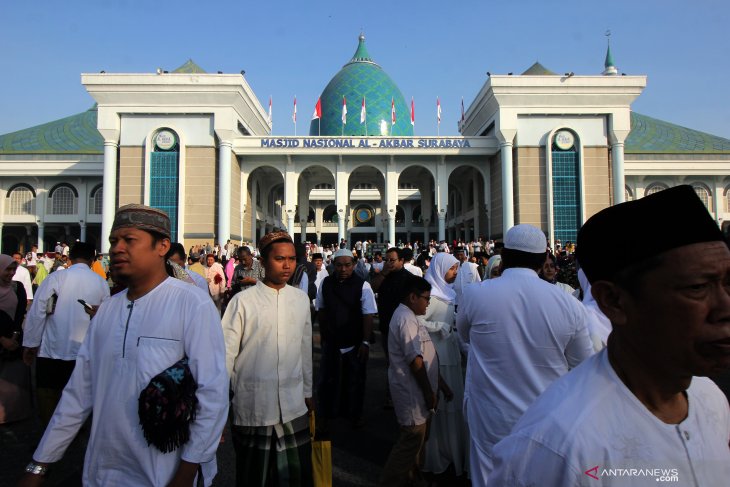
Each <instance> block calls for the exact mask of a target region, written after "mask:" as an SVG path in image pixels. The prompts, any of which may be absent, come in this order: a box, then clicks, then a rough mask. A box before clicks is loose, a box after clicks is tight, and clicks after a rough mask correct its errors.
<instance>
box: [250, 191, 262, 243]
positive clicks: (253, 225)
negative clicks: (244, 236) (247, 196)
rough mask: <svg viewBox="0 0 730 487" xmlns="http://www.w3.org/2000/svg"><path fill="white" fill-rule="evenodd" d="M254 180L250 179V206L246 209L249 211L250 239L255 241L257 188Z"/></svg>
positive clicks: (257, 211)
mask: <svg viewBox="0 0 730 487" xmlns="http://www.w3.org/2000/svg"><path fill="white" fill-rule="evenodd" d="M257 186H258V185H257V184H256V180H255V179H252V180H251V207H250V208H249V210H248V211H250V212H251V240H253V241H256V235H257V233H256V218H257V217H258V213H259V210H258V205H257V204H256V198H258V196H257V193H256V188H257Z"/></svg>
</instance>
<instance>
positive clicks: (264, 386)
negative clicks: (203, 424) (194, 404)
mask: <svg viewBox="0 0 730 487" xmlns="http://www.w3.org/2000/svg"><path fill="white" fill-rule="evenodd" d="M259 249H260V251H261V258H262V263H263V265H264V270H265V277H264V279H263V281H257V282H256V284H255V285H254V286H251V287H250V288H248V289H246V290H245V291H242V292H240V293H238V294H236V295H235V296H234V297H233V298H232V299H231V301H230V303H229V304H228V308H227V309H226V312H225V315H224V316H223V335H224V338H225V342H226V366H227V368H228V372H229V374H230V376H231V387H232V389H233V400H232V403H231V412H232V427H231V429H232V433H233V434H232V437H233V447H234V449H235V452H236V485H238V486H247V487H251V486H253V487H258V486H261V487H263V486H270V485H277V486H309V485H312V462H311V455H312V449H311V443H310V439H309V430H308V427H309V424H308V423H309V421H308V412H309V411H310V410H311V409H312V321H311V315H310V313H309V297H308V296H307V294H306V293H304V292H303V291H301V290H299V289H297V288H294V287H292V286H288V285H287V281H288V280H289V278H290V277H291V275H292V273H293V272H294V269H295V268H296V266H297V262H296V252H295V250H294V244H293V242H292V240H291V237H290V236H289V234H288V233H285V232H274V233H270V234H268V235H266V236H264V238H262V239H261V242H260V243H259Z"/></svg>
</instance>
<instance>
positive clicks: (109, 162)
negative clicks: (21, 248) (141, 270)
mask: <svg viewBox="0 0 730 487" xmlns="http://www.w3.org/2000/svg"><path fill="white" fill-rule="evenodd" d="M118 147H119V144H117V141H116V140H104V179H103V184H104V193H103V195H102V204H101V207H102V211H101V251H102V252H103V253H105V254H106V253H109V247H110V245H109V235H110V234H111V230H112V224H113V223H114V213H116V209H117V149H118ZM39 240H40V237H39Z"/></svg>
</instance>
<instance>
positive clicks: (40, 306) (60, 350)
mask: <svg viewBox="0 0 730 487" xmlns="http://www.w3.org/2000/svg"><path fill="white" fill-rule="evenodd" d="M53 295H56V296H58V300H57V301H56V310H55V311H54V312H53V314H47V313H46V309H47V304H48V301H49V300H50V299H52V296H53ZM108 298H109V285H108V284H107V283H106V281H105V280H104V279H102V278H101V276H99V274H97V273H96V272H94V271H92V270H91V268H90V267H89V266H88V265H86V264H74V265H72V266H71V267H69V268H68V269H66V270H65V271H64V272H53V273H51V274H49V275H48V277H46V278H45V279H44V280H43V282H42V283H41V285H40V286H39V287H38V290H37V291H36V296H35V299H34V300H33V305H32V306H31V307H30V311H29V312H28V317H27V318H26V320H25V333H24V335H23V346H24V347H31V348H33V347H37V346H39V345H40V350H39V351H38V356H39V357H45V358H52V359H59V360H76V356H77V355H78V353H79V347H81V343H82V342H83V341H84V337H85V336H86V331H87V330H88V329H89V322H90V321H91V318H90V317H89V315H88V314H87V313H86V311H84V307H83V306H82V305H81V304H80V303H79V302H78V300H79V299H83V300H84V301H86V302H87V303H89V304H91V305H94V306H98V305H100V304H101V303H102V302H103V301H104V300H106V299H108Z"/></svg>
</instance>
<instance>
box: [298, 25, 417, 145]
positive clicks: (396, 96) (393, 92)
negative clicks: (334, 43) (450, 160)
mask: <svg viewBox="0 0 730 487" xmlns="http://www.w3.org/2000/svg"><path fill="white" fill-rule="evenodd" d="M363 99H364V100H365V108H366V123H364V124H363V123H360V112H361V108H362V103H363ZM320 100H321V103H322V118H321V119H320V120H317V119H315V120H312V122H311V124H310V127H309V135H314V136H316V135H331V136H339V135H351V136H364V135H393V136H409V135H413V126H412V125H411V107H410V105H408V104H407V103H406V101H405V98H404V97H403V94H402V93H401V91H400V89H399V88H398V86H397V85H396V84H395V83H394V82H393V80H392V79H391V78H390V76H388V74H387V73H386V72H385V71H383V68H381V67H380V65H378V64H377V63H376V62H375V61H373V59H372V58H371V57H370V53H369V52H368V50H367V47H366V45H365V36H364V35H362V34H360V37H359V42H358V46H357V49H356V50H355V54H353V56H352V59H350V61H349V62H348V63H347V64H345V65H344V66H343V67H342V69H341V70H340V71H339V72H338V73H337V74H335V76H334V77H333V78H332V79H331V80H330V82H329V83H328V84H327V86H326V87H325V89H324V91H322V95H321V96H320ZM343 100H344V101H345V102H346V106H347V114H346V121H347V123H346V124H344V126H343V123H342V112H343V109H342V106H343ZM391 101H392V102H393V103H394V104H395V114H396V116H395V118H396V123H395V125H391ZM383 129H384V133H383Z"/></svg>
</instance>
